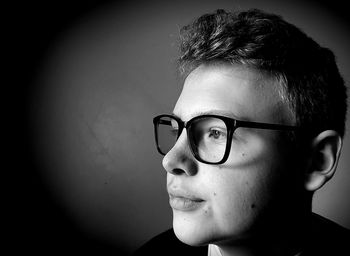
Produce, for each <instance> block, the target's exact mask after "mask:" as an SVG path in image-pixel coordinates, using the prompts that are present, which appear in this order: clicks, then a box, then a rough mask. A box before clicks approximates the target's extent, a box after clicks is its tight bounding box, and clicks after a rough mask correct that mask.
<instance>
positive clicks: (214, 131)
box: [208, 128, 226, 140]
mask: <svg viewBox="0 0 350 256" xmlns="http://www.w3.org/2000/svg"><path fill="white" fill-rule="evenodd" d="M208 136H209V138H213V139H215V140H225V139H226V132H224V131H222V130H220V129H218V128H211V129H210V131H209V135H208Z"/></svg>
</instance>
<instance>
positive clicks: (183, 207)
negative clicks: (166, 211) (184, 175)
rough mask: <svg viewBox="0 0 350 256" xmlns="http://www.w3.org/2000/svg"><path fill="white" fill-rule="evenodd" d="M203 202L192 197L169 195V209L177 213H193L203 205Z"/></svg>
mask: <svg viewBox="0 0 350 256" xmlns="http://www.w3.org/2000/svg"><path fill="white" fill-rule="evenodd" d="M204 202H205V201H204V200H203V199H200V198H196V197H192V196H182V195H176V194H171V193H169V204H170V206H171V208H173V209H174V210H178V211H194V210H196V209H198V208H200V207H201V206H202V205H203V204H204Z"/></svg>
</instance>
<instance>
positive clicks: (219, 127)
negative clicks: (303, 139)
mask: <svg viewBox="0 0 350 256" xmlns="http://www.w3.org/2000/svg"><path fill="white" fill-rule="evenodd" d="M153 124H154V134H155V140H156V145H157V150H158V152H159V153H160V154H162V155H166V154H167V153H168V152H169V151H170V150H171V149H172V148H173V146H174V145H175V143H176V141H177V139H178V138H179V136H180V135H181V133H182V130H183V129H184V128H185V129H186V131H187V140H188V144H189V148H190V149H191V152H192V154H193V155H194V157H195V159H197V160H198V161H199V162H202V163H205V164H222V163H224V162H225V161H226V160H227V158H228V156H229V154H230V149H231V143H232V135H233V133H234V131H235V130H236V129H237V128H238V127H246V128H256V129H269V130H284V131H294V130H297V129H298V127H297V126H289V125H280V124H268V123H257V122H249V121H240V120H236V119H233V118H229V117H225V116H219V115H201V116H196V117H194V118H192V119H191V120H189V121H187V122H183V121H182V120H181V119H180V118H178V117H176V116H173V115H166V114H165V115H159V116H156V117H155V118H153Z"/></svg>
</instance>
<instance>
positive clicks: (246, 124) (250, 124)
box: [235, 120, 299, 131]
mask: <svg viewBox="0 0 350 256" xmlns="http://www.w3.org/2000/svg"><path fill="white" fill-rule="evenodd" d="M235 126H236V127H237V128H238V127H247V128H256V129H269V130H283V131H286V130H287V131H295V130H298V129H299V127H297V126H291V125H283V124H267V123H257V122H249V121H240V120H235Z"/></svg>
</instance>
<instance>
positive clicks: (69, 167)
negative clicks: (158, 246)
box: [28, 0, 350, 254]
mask: <svg viewBox="0 0 350 256" xmlns="http://www.w3.org/2000/svg"><path fill="white" fill-rule="evenodd" d="M200 2H201V4H200V5H199V1H191V4H188V3H187V2H186V3H185V2H184V1H171V2H170V1H169V2H167V1H162V2H151V3H148V4H147V5H146V4H143V5H142V4H140V5H138V4H124V5H121V4H119V5H117V4H106V5H101V6H100V7H99V8H97V7H96V8H94V9H93V11H90V12H86V13H84V14H82V15H80V16H79V17H78V18H76V19H74V22H73V21H72V23H71V24H70V26H67V29H64V30H61V31H60V33H57V34H56V35H55V39H54V40H52V41H51V42H50V47H49V48H47V50H46V51H45V55H44V58H43V59H41V61H40V66H38V67H37V70H39V72H38V73H39V75H38V76H37V77H36V80H35V86H34V87H33V88H35V90H34V91H33V92H32V93H31V94H29V96H30V99H29V100H30V106H29V107H30V114H29V118H30V120H31V124H32V126H31V130H30V132H31V134H30V136H31V138H33V140H32V146H33V148H32V150H33V151H32V153H33V154H34V157H35V159H36V160H35V166H36V168H35V170H37V178H38V181H36V182H37V184H36V185H38V184H39V183H40V185H39V186H38V187H40V190H39V189H37V191H36V192H35V194H34V195H35V196H37V205H36V206H37V208H36V210H33V211H34V213H32V215H29V216H31V217H33V216H35V218H34V220H36V221H37V223H36V224H35V225H34V224H33V226H32V225H29V227H30V228H33V229H38V230H39V231H40V232H41V234H40V235H38V237H37V238H38V239H44V241H45V243H47V244H50V245H53V246H54V248H55V247H59V246H60V243H61V245H62V243H63V245H64V246H72V245H74V248H77V251H80V252H81V251H82V249H81V248H82V247H84V248H85V250H86V251H87V252H89V251H90V252H91V250H92V251H93V250H96V251H99V252H101V250H102V248H109V250H114V251H115V252H118V253H119V254H122V253H126V254H127V253H129V252H131V251H133V250H134V249H135V248H137V247H138V246H140V245H141V244H142V243H144V242H145V241H146V240H148V239H149V238H150V237H152V236H154V235H155V234H157V233H159V232H161V231H163V230H165V229H167V228H169V227H171V221H172V220H171V211H170V208H169V206H168V202H167V200H168V199H167V194H166V188H165V171H164V170H163V169H162V166H161V156H159V155H158V154H157V152H156V150H155V147H154V141H153V140H154V139H153V126H152V118H153V116H154V115H156V114H158V113H163V112H171V111H172V107H173V105H174V104H175V101H176V98H177V96H178V95H179V93H180V90H181V81H180V80H179V79H178V78H177V76H176V65H175V59H176V53H177V45H176V40H177V35H178V29H179V27H180V26H182V25H184V24H186V23H188V22H189V21H190V20H192V19H193V18H194V17H197V16H198V15H201V14H203V13H205V12H208V11H212V10H215V9H217V8H227V9H231V10H232V9H234V8H240V9H246V8H248V7H257V8H262V9H265V10H267V11H272V12H276V13H279V14H281V15H282V16H284V17H285V18H286V19H287V20H289V21H291V22H292V23H294V24H296V25H297V26H299V27H301V28H303V30H304V31H305V32H307V33H309V34H310V35H311V36H312V37H314V38H315V39H316V40H317V41H318V42H320V43H321V44H323V45H327V46H329V47H330V48H331V49H333V50H334V52H335V54H336V55H337V56H338V62H339V65H340V69H341V71H342V73H343V75H344V77H345V79H346V80H347V81H349V80H350V73H349V71H348V70H346V67H349V66H350V63H349V61H350V58H349V56H348V55H349V53H348V45H350V39H349V37H346V35H347V30H345V29H346V28H345V25H344V24H343V23H342V20H341V19H340V18H335V16H334V13H332V12H331V11H327V10H326V8H324V7H322V6H315V5H306V4H298V2H296V1H294V2H293V3H291V2H292V1H288V2H284V1H282V2H281V1H272V0H271V1H264V4H262V3H261V2H260V1H257V0H255V1H253V0H251V1H234V3H232V1H224V0H222V1H215V3H214V2H213V1H200ZM319 28H322V30H320V29H319ZM334 28H336V29H334ZM348 127H350V126H349V122H348ZM349 151H350V141H349V138H346V140H345V143H344V151H343V157H342V158H341V160H340V163H339V165H338V172H337V174H336V175H335V177H334V179H333V180H332V181H331V182H330V183H329V184H327V186H326V187H325V188H324V189H322V190H321V191H320V192H319V193H318V194H317V195H316V198H315V205H314V209H315V211H317V212H319V213H321V214H322V215H325V216H327V217H329V218H331V219H333V220H335V221H336V222H338V223H340V224H342V225H344V226H347V227H348V228H350V220H349V218H348V216H349V215H350V209H349V206H348V205H349V204H348V200H347V198H346V195H348V194H349V193H350V186H349V184H350V173H349V172H348V170H347V169H348V167H349V166H350V163H349V159H348V158H346V157H344V155H345V156H346V155H349ZM43 193H44V194H43ZM38 198H40V199H38ZM33 208H34V209H35V207H33ZM28 218H29V217H28ZM53 223H55V224H53ZM45 232H47V233H48V234H49V237H50V238H48V237H46V235H44V234H45ZM62 237H64V239H63V240H60V239H61V238H62ZM77 238H79V239H77ZM33 240H34V238H33ZM32 246H34V247H35V245H32ZM42 248H45V247H42Z"/></svg>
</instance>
